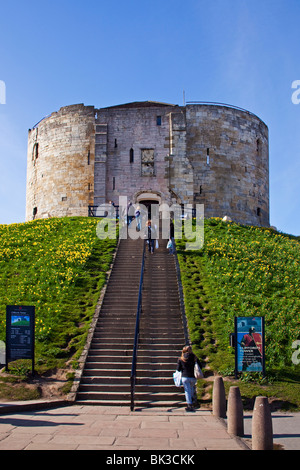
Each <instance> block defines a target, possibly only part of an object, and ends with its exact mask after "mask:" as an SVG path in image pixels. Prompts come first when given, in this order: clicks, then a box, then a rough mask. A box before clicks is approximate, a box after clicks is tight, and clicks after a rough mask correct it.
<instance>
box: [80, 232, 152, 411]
mask: <svg viewBox="0 0 300 470" xmlns="http://www.w3.org/2000/svg"><path fill="white" fill-rule="evenodd" d="M142 253H143V241H142V240H131V239H130V238H129V239H127V240H120V244H119V248H118V252H117V255H116V258H115V262H114V265H113V269H112V272H111V275H110V279H109V282H108V285H107V289H106V292H105V295H104V299H103V303H102V306H101V310H100V314H99V318H98V321H97V324H96V327H95V331H94V335H93V339H92V342H91V345H90V348H89V352H88V356H87V359H86V362H85V366H84V370H83V374H82V377H81V381H80V385H79V388H78V391H77V396H76V402H78V403H85V404H99V405H100V404H107V405H114V404H120V403H129V401H130V374H131V363H132V352H133V343H134V333H135V323H136V309H137V302H138V291H139V283H140V274H141V262H142Z"/></svg>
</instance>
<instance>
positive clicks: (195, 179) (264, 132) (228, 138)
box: [26, 102, 269, 226]
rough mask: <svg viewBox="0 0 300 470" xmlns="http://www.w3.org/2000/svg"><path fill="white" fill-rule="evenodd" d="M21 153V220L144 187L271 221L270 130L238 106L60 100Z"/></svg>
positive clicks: (243, 219)
mask: <svg viewBox="0 0 300 470" xmlns="http://www.w3.org/2000/svg"><path fill="white" fill-rule="evenodd" d="M27 158H28V162H27V201H26V220H31V219H32V218H41V217H63V216H74V215H78V216H87V215H88V206H89V205H100V204H102V203H104V202H108V201H109V200H112V201H114V202H115V203H116V204H118V201H119V196H127V198H128V201H129V200H131V201H132V202H137V201H138V200H141V199H143V194H145V199H152V197H151V195H153V198H156V200H159V201H161V202H166V203H169V204H171V203H173V202H178V203H184V204H186V203H194V204H195V203H199V204H204V211H205V217H224V216H225V215H227V216H229V217H231V218H232V219H233V220H234V221H237V222H240V223H244V224H251V225H257V226H268V225H269V144H268V128H267V126H266V125H265V124H264V123H263V122H262V121H261V120H260V119H259V118H258V117H257V116H255V115H253V114H251V113H249V112H248V111H245V110H241V109H239V108H234V107H231V106H225V105H224V106H223V105H216V104H188V105H187V106H184V107H179V106H176V105H167V104H164V103H156V102H141V103H128V104H125V105H119V106H114V107H110V108H101V109H95V108H94V107H93V106H84V105H83V104H79V105H72V106H66V107H63V108H61V109H60V110H59V111H58V112H55V113H52V114H51V116H50V117H48V118H45V119H43V120H42V121H41V122H40V123H39V124H38V125H37V126H35V127H34V128H33V129H32V130H30V131H29V134H28V157H27Z"/></svg>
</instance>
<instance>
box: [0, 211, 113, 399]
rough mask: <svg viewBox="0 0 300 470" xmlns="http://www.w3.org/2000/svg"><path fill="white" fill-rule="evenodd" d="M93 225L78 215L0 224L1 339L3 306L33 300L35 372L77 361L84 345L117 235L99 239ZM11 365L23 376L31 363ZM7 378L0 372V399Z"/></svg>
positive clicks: (2, 334)
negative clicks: (0, 387)
mask: <svg viewBox="0 0 300 470" xmlns="http://www.w3.org/2000/svg"><path fill="white" fill-rule="evenodd" d="M96 225H97V220H96V219H92V218H80V217H74V218H61V219H47V220H36V221H32V222H28V223H24V224H12V225H0V340H2V341H5V328H6V325H5V321H6V319H5V316H6V305H18V304H19V305H34V306H35V323H36V324H35V333H36V351H35V364H36V371H37V373H38V374H44V373H49V370H54V369H57V368H64V367H65V366H66V364H67V363H70V361H72V362H74V365H75V366H76V360H77V359H78V358H79V356H80V354H81V352H82V349H83V347H84V345H85V341H86V337H87V332H88V329H89V325H90V322H91V319H92V317H93V314H94V312H95V306H96V304H97V301H98V298H99V295H100V291H101V289H102V287H103V285H104V283H105V280H106V277H107V271H108V270H109V267H110V264H111V262H112V259H113V253H114V251H115V248H116V240H99V238H98V237H97V236H96ZM10 369H11V371H12V372H13V373H14V374H15V375H17V376H21V378H24V377H25V376H26V374H27V372H28V370H29V369H30V365H29V364H28V365H26V361H24V360H22V361H15V362H14V363H11V364H10ZM14 380H15V381H17V382H18V380H17V379H14ZM8 382H9V377H7V375H5V377H4V376H3V377H2V383H1V384H0V385H2V390H3V393H2V394H1V391H0V397H1V396H2V398H3V396H4V397H7V394H8V391H7V387H8V385H7V384H8ZM14 388H15V389H17V387H16V384H14ZM30 393H32V390H31V391H30ZM34 393H36V391H35V392H34ZM30 398H32V395H30ZM11 399H12V397H11ZM18 399H19V398H18Z"/></svg>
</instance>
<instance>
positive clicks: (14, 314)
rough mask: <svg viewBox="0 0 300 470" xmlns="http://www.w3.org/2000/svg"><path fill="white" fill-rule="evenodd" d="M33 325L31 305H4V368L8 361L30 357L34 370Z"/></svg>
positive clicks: (33, 311)
mask: <svg viewBox="0 0 300 470" xmlns="http://www.w3.org/2000/svg"><path fill="white" fill-rule="evenodd" d="M34 326H35V308H34V307H33V306H27V305H26V306H23V305H7V306H6V369H8V363H9V362H10V361H15V360H17V359H31V360H32V372H33V371H34Z"/></svg>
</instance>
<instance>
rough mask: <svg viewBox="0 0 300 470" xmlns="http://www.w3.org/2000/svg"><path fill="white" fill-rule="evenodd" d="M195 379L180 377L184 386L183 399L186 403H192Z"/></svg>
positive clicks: (194, 392)
mask: <svg viewBox="0 0 300 470" xmlns="http://www.w3.org/2000/svg"><path fill="white" fill-rule="evenodd" d="M196 382H197V379H195V378H194V377H182V385H183V388H184V394H185V399H186V402H187V404H188V405H192V403H193V399H194V397H195V396H196V390H195V385H196Z"/></svg>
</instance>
